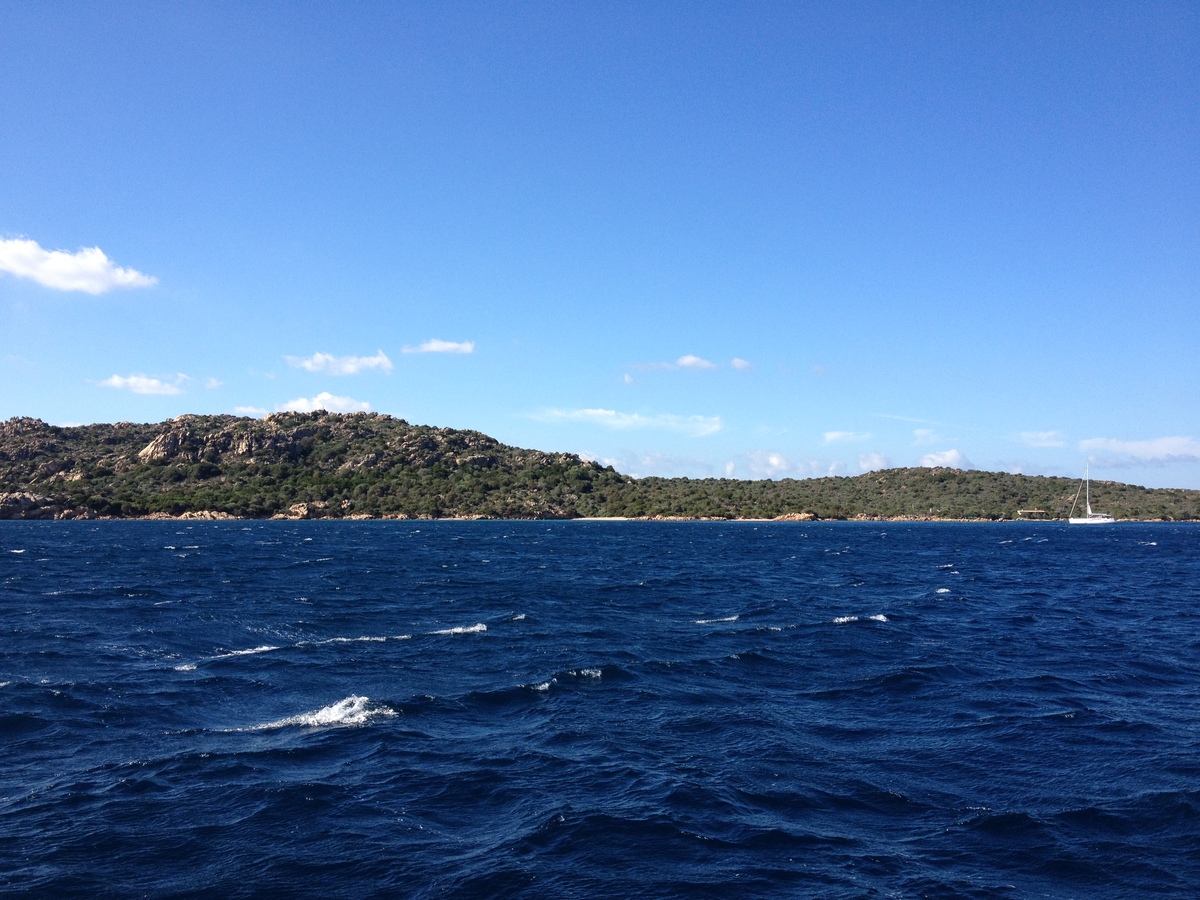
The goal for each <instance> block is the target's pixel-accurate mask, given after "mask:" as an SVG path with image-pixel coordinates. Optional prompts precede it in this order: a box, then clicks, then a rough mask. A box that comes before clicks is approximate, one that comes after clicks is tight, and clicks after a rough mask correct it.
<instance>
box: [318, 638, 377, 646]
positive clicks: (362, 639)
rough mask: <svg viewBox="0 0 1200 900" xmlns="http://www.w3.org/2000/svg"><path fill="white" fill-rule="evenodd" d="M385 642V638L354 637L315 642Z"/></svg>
mask: <svg viewBox="0 0 1200 900" xmlns="http://www.w3.org/2000/svg"><path fill="white" fill-rule="evenodd" d="M386 640H387V638H385V637H356V638H348V637H335V638H327V639H326V640H323V641H317V643H318V644H357V643H360V642H362V641H365V642H367V643H375V644H381V643H383V642H384V641H386Z"/></svg>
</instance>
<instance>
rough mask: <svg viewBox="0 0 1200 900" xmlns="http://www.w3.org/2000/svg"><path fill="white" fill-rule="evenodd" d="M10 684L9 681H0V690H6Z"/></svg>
mask: <svg viewBox="0 0 1200 900" xmlns="http://www.w3.org/2000/svg"><path fill="white" fill-rule="evenodd" d="M10 684H12V682H11V681H0V688H6V687H8V686H9V685H10Z"/></svg>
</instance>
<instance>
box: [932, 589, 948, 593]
mask: <svg viewBox="0 0 1200 900" xmlns="http://www.w3.org/2000/svg"><path fill="white" fill-rule="evenodd" d="M934 593H935V594H948V593H950V588H938V589H937V590H936V591H934Z"/></svg>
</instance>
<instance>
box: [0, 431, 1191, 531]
mask: <svg viewBox="0 0 1200 900" xmlns="http://www.w3.org/2000/svg"><path fill="white" fill-rule="evenodd" d="M1093 487H1094V493H1095V494H1097V495H1099V496H1100V497H1102V503H1099V504H1097V505H1098V506H1101V507H1102V508H1103V509H1104V511H1105V512H1109V513H1112V514H1113V515H1115V516H1116V517H1117V518H1120V519H1164V520H1195V519H1198V518H1200V491H1187V490H1163V489H1159V490H1149V489H1147V488H1142V487H1136V486H1133V485H1127V484H1120V483H1116V482H1093ZM1077 489H1078V482H1076V481H1075V480H1073V479H1066V478H1045V477H1040V476H1027V475H1010V474H1005V473H998V472H980V471H960V470H957V469H944V468H943V469H927V468H914V469H887V470H883V471H878V472H870V473H867V474H865V475H858V476H854V477H832V478H813V479H802V480H795V479H782V480H778V481H767V480H763V481H739V480H735V479H726V478H721V479H715V478H708V479H689V478H641V479H634V478H630V477H629V476H626V475H622V474H620V473H619V472H616V471H615V470H614V469H613V468H612V467H610V466H602V465H600V464H598V463H595V462H590V461H588V460H584V459H581V458H579V457H578V456H575V455H573V454H569V453H543V452H541V451H537V450H524V449H521V448H517V447H510V446H507V445H504V444H501V443H500V442H498V441H496V440H494V439H493V438H490V437H488V436H487V435H484V434H480V433H479V432H475V431H462V430H456V429H449V428H433V427H429V426H424V425H410V424H409V423H408V422H405V421H404V420H403V419H394V418H391V417H389V416H384V415H379V414H374V413H354V414H351V415H341V414H336V413H326V412H316V413H276V414H274V415H270V416H267V417H266V418H265V419H248V418H237V417H234V416H195V415H189V416H180V417H178V418H176V419H172V420H170V421H167V422H162V423H159V424H133V423H130V422H118V423H116V424H111V425H110V424H102V425H87V426H80V427H58V426H53V425H47V424H46V423H45V422H42V421H40V420H38V419H30V418H14V419H10V420H8V421H7V422H3V423H0V517H9V518H12V517H42V518H49V517H64V518H65V517H76V516H107V517H134V516H154V515H159V516H181V515H189V514H190V515H198V514H204V515H228V516H236V517H239V518H270V517H272V516H286V517H298V518H344V517H371V518H378V517H397V518H444V517H481V518H504V519H528V518H548V519H555V518H578V517H584V516H627V517H648V518H715V519H729V518H764V519H773V518H778V517H781V516H787V517H791V518H810V517H811V518H819V519H845V518H936V519H1016V518H1030V517H1032V518H1064V517H1065V516H1066V515H1067V512H1068V511H1069V509H1070V507H1071V502H1072V500H1073V498H1074V497H1075V493H1076V491H1077ZM1029 510H1038V511H1040V512H1033V513H1029V512H1022V511H1029Z"/></svg>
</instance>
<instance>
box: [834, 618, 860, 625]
mask: <svg viewBox="0 0 1200 900" xmlns="http://www.w3.org/2000/svg"><path fill="white" fill-rule="evenodd" d="M857 621H858V616H838V617H837V618H836V619H834V620H833V624H834V625H845V624H846V623H847V622H857Z"/></svg>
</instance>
